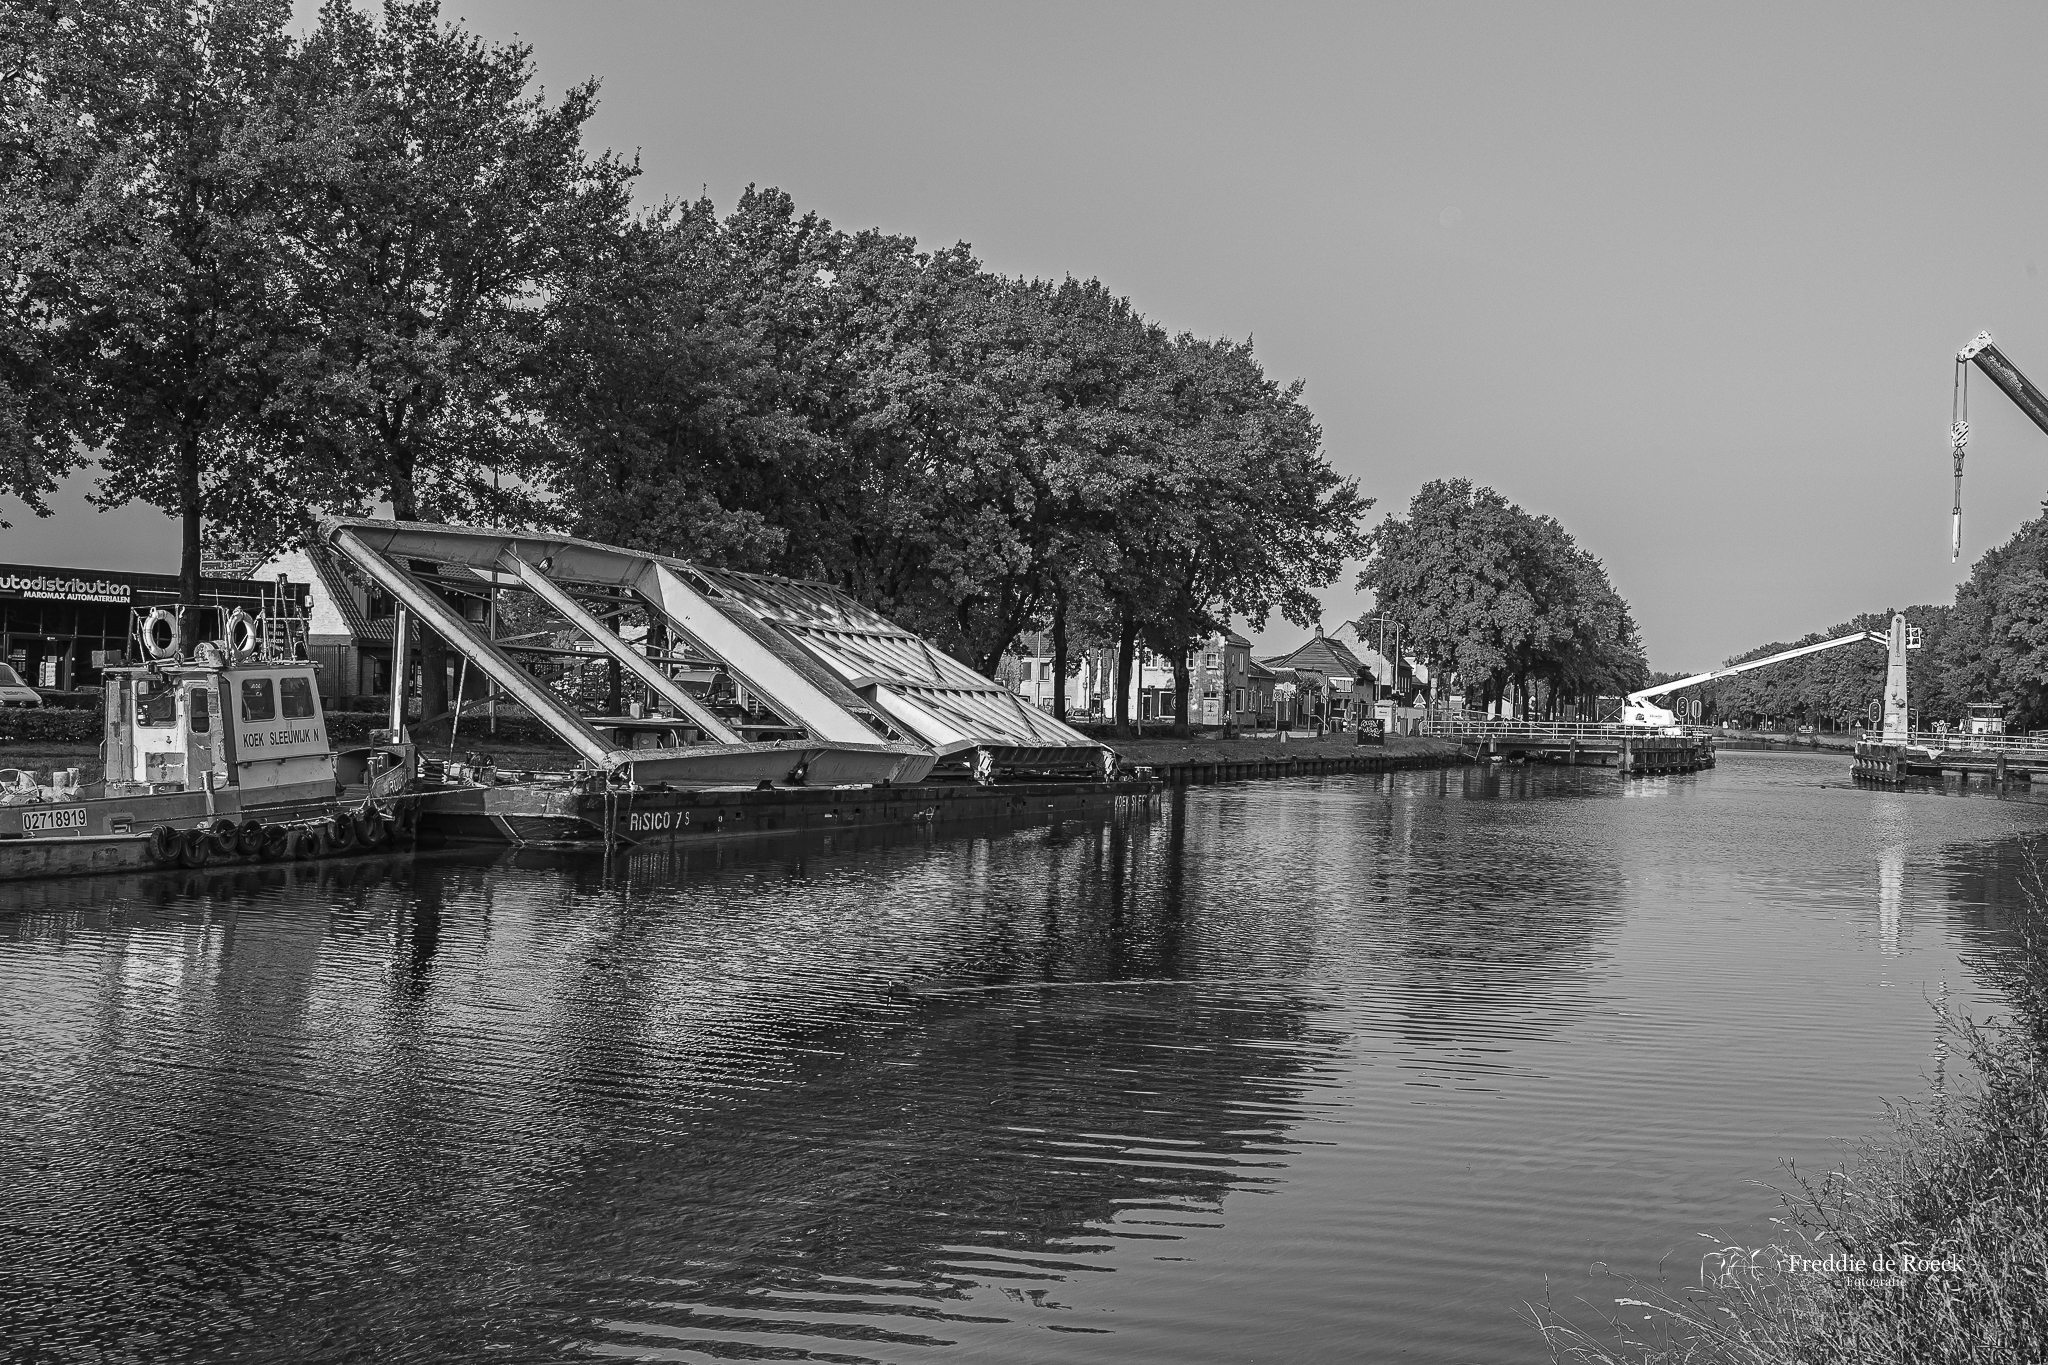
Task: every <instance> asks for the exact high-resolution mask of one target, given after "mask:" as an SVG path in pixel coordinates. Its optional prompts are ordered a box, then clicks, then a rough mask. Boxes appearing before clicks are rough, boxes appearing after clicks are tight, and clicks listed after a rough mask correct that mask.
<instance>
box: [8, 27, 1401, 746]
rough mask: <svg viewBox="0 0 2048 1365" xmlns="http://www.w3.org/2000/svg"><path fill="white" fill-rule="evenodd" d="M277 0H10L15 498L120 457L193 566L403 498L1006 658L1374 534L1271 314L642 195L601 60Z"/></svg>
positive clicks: (1132, 632) (1286, 568)
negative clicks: (636, 199)
mask: <svg viewBox="0 0 2048 1365" xmlns="http://www.w3.org/2000/svg"><path fill="white" fill-rule="evenodd" d="M289 18H290V7H289V5H288V3H286V2H285V0H213V3H207V4H197V5H195V4H192V3H189V0H52V2H51V3H42V4H35V5H20V4H16V5H8V6H5V7H0V180H4V182H5V184H4V191H0V193H4V204H0V253H4V264H5V279H6V281H7V287H6V289H5V291H4V293H0V300H4V302H0V494H12V495H13V496H15V497H17V498H19V499H22V500H23V501H25V502H26V503H27V504H28V505H29V506H30V507H31V508H32V509H34V510H37V511H41V510H43V508H42V501H41V500H42V498H43V497H44V495H46V494H47V493H48V492H49V491H50V490H52V489H53V488H55V487H56V485H57V484H58V482H59V481H61V480H62V479H63V478H64V477H65V476H66V475H68V474H69V473H70V472H71V471H72V470H73V469H75V468H78V467H79V466H81V465H82V464H83V463H84V462H85V461H84V455H85V453H87V452H92V453H95V454H96V457H97V460H98V468H99V472H98V485H97V494H96V496H97V498H98V500H100V501H101V502H103V503H104V504H106V505H110V506H111V505H116V504H120V503H124V502H127V501H130V500H136V499H139V500H142V501H145V502H148V503H151V504H153V505H155V506H157V507H160V508H162V509H164V510H165V511H166V512H169V513H170V514H172V515H174V516H177V517H179V518H181V519H182V524H183V528H184V541H183V566H182V567H183V573H184V576H185V580H186V584H187V592H188V595H191V596H194V597H196V592H197V581H198V572H199V559H200V554H201V550H202V547H203V546H204V545H206V544H208V543H210V542H217V543H226V544H232V545H235V546H238V547H243V548H251V549H264V548H269V547H274V546H279V545H283V544H286V543H289V542H290V541H292V540H294V539H296V538H298V537H299V536H301V535H303V533H304V531H305V528H306V525H307V521H308V518H309V516H310V514H311V513H313V512H314V511H316V510H320V509H329V510H337V511H339V510H359V509H362V508H366V507H369V506H373V505H378V504H383V505H387V506H388V507H389V508H390V509H391V510H392V512H393V513H394V514H395V515H397V516H398V517H400V518H421V519H430V520H454V521H469V522H493V523H501V524H502V523H525V524H533V525H548V526H556V527H560V528H563V529H567V530H571V531H574V532H578V533H582V534H586V535H590V536H593V537H596V538H600V539H604V540H609V541H615V542H619V543H623V544H626V545H631V546H636V547H642V548H648V549H654V550H660V551H664V552H669V553H674V554H679V555H683V556H687V557H690V558H693V559H698V560H702V561H705V562H707V563H710V564H713V565H718V566H723V567H732V568H742V569H756V570H766V571H772V572H776V573H782V574H787V575H792V576H797V577H806V578H816V579H822V580H825V581H828V582H831V583H834V584H837V585H839V586H841V587H844V588H846V589H848V590H849V591H851V592H852V593H853V594H854V595H855V596H856V597H858V598H860V599H861V600H862V601H864V602H866V603H868V604H870V605H872V606H875V607H877V608H879V609H880V610H882V611H884V612H886V613H888V614H890V615H892V616H894V617H896V618H897V619H898V620H900V621H902V622H903V623H904V624H906V625H908V626H910V627H911V628H913V629H916V630H919V631H921V632H924V633H926V634H928V635H931V636H933V637H936V639H938V640H939V641H940V642H941V643H942V644H944V645H945V646H946V647H948V648H950V649H953V650H956V651H958V652H960V653H962V654H964V655H965V656H967V657H969V658H971V659H973V660H974V661H975V662H976V663H977V664H978V665H980V666H981V667H983V668H993V666H994V665H995V662H996V660H997V659H998V658H999V657H1000V656H1001V655H1002V653H1003V652H1004V651H1005V649H1007V648H1008V647H1009V646H1010V645H1011V643H1012V642H1013V641H1014V640H1015V639H1016V638H1017V637H1018V635H1019V634H1020V633H1021V632H1023V631H1025V630H1027V629H1046V630H1048V631H1049V632H1050V635H1051V639H1052V642H1053V646H1054V649H1055V651H1056V652H1060V653H1064V652H1066V651H1068V650H1069V649H1077V648H1078V647H1079V645H1080V644H1081V643H1083V642H1099V643H1104V644H1108V645H1111V646H1113V647H1115V648H1116V649H1117V650H1118V653H1119V655H1120V657H1121V659H1122V660H1123V661H1124V662H1125V664H1126V667H1128V664H1129V661H1130V660H1131V659H1132V658H1133V656H1134V653H1135V651H1136V648H1137V646H1138V645H1139V644H1140V643H1143V644H1145V645H1149V646H1150V647H1151V648H1153V649H1156V650H1158V651H1159V652H1160V653H1162V654H1164V655H1166V656H1167V657H1168V658H1171V659H1174V660H1176V661H1178V662H1180V663H1182V664H1183V666H1184V661H1185V658H1186V654H1187V651H1188V649H1189V648H1190V647H1192V645H1193V644H1194V642H1195V641H1197V640H1199V639H1200V638H1202V637H1204V636H1206V635H1207V634H1209V633H1210V632H1212V631H1213V630H1216V629H1218V628H1220V627H1222V626H1223V625H1225V624H1226V623H1227V622H1228V620H1229V619H1230V618H1231V617H1232V616H1234V615H1235V616H1243V617H1245V618H1248V619H1249V620H1251V621H1253V622H1254V623H1262V622H1263V620H1264V619H1265V618H1266V617H1267V615H1268V614H1269V613H1270V612H1272V611H1274V610H1278V611H1280V612H1282V613H1283V614H1284V615H1286V616H1287V617H1288V618H1289V619H1291V620H1294V621H1296V622H1298V623H1302V624H1307V623H1309V622H1311V621H1313V620H1314V618H1315V614H1316V600H1315V598H1314V596H1313V591H1314V589H1316V588H1318V587H1321V586H1323V585H1325V584H1327V583H1329V582H1330V581H1331V580H1332V579H1333V578H1334V577H1335V576H1336V574H1337V573H1338V571H1339V569H1340V567H1341V564H1342V561H1343V560H1344V559H1345V558H1346V557H1348V556H1355V555H1356V554H1358V553H1359V551H1360V548H1361V539H1360V531H1359V521H1360V518H1361V516H1362V515H1363V514H1364V512H1365V511H1366V509H1367V508H1368V507H1369V506H1370V500H1369V499H1366V498H1364V497H1362V496H1360V494H1359V492H1358V490H1357V488H1356V486H1355V485H1354V483H1353V482H1351V481H1349V480H1345V479H1341V478H1339V477H1338V476H1337V475H1336V474H1335V473H1334V472H1333V470H1332V469H1331V467H1330V464H1329V462H1328V461H1327V460H1326V459H1325V457H1324V455H1323V453H1322V448H1321V433H1320V431H1319V429H1318V427H1317V425H1316V422H1315V420H1314V417H1313V415H1312V414H1311V413H1310V412H1309V411H1308V409H1307V407H1306V406H1305V405H1304V404H1303V402H1302V401H1301V385H1300V384H1299V383H1294V384H1282V383H1279V382H1276V381H1275V380H1273V379H1272V378H1270V377H1268V376H1267V375H1266V374H1265V372H1264V370H1263V369H1262V367H1261V366H1260V364H1259V362H1258V360H1257V359H1256V357H1255V356H1254V355H1253V352H1252V348H1251V345H1250V343H1249V342H1234V341H1227V340H1205V339H1202V338H1198V337H1194V336H1191V335H1179V336H1174V335H1169V334H1168V333H1167V332H1166V331H1165V330H1164V329H1162V328H1161V327H1159V326H1158V325H1157V324H1155V323H1152V322H1150V321H1148V320H1147V319H1146V318H1145V317H1144V316H1143V315H1142V314H1140V313H1139V312H1138V311H1137V310H1136V309H1135V308H1133V306H1132V305H1131V303H1130V302H1129V301H1128V300H1127V299H1124V298H1120V297H1117V296H1115V295H1114V294H1113V293H1112V292H1111V291H1110V290H1109V289H1107V288H1105V287H1104V286H1103V285H1101V284H1100V283H1098V282H1095V281H1092V280H1091V281H1087V282H1082V281H1079V280H1076V279H1073V278H1068V279H1066V280H1063V281H1060V282H1056V283H1055V282H1047V281H1041V280H1031V279H1012V278H1006V277H1003V276H1000V275H996V274H992V273H991V272H989V271H987V270H985V269H983V268H982V266H981V265H980V263H979V262H978V261H976V259H975V258H974V257H973V255H972V254H971V252H970V251H969V249H968V248H967V247H966V246H964V245H961V246H954V247H951V248H949V249H946V250H940V251H924V250H920V249H919V247H918V244H917V242H916V241H915V240H913V239H911V238H908V237H901V236H892V235H888V234H884V233H881V232H879V231H870V232H860V233H847V232H842V231H839V230H837V229H835V228H833V227H832V226H831V225H830V224H829V223H827V222H825V221H824V220H823V219H821V218H819V217H818V216H817V215H816V214H810V213H803V212H800V211H799V210H798V208H797V207H796V206H795V205H794V204H793V203H792V201H791V200H790V198H789V197H788V196H787V195H784V194H782V193H779V192H777V191H774V190H753V189H750V190H749V191H748V192H747V193H746V194H745V196H744V197H743V198H742V199H741V200H740V202H739V204H738V206H737V208H736V209H735V210H734V211H732V212H731V213H730V214H727V215H724V216H720V215H719V214H718V213H717V212H715V211H714V210H713V208H712V206H711V205H710V204H709V203H708V202H703V201H699V202H694V203H667V204H663V205H660V206H657V207H654V208H646V209H636V207H635V206H634V204H633V202H632V198H631V193H630V190H631V182H632V180H633V177H634V176H635V175H636V174H637V170H638V168H637V166H636V165H634V164H632V163H629V162H626V161H623V160H621V159H619V158H617V157H615V156H612V155H610V154H609V153H592V152H589V151H587V150H586V149H585V148H584V146H583V142H582V136H583V130H584V127H585V125H586V123H587V122H588V120H589V119H590V117H591V115H592V114H593V112H594V111H595V109H596V94H597V92H596V85H595V83H594V82H590V83H586V84H583V85H579V86H575V87H572V88H571V89H569V90H568V91H567V92H566V93H565V94H563V95H562V96H561V98H560V99H559V100H557V101H554V102H549V101H548V100H546V99H545V98H544V97H543V96H541V95H540V94H538V93H536V87H535V82H534V68H533V62H532V56H531V53H530V51H529V49H527V48H526V47H524V46H521V45H518V44H495V43H490V42H486V41H484V40H483V39H481V38H479V37H477V36H475V35H473V34H471V33H468V32H466V31H464V30H463V29H462V28H461V27H460V26H459V25H455V24H450V23H448V22H446V21H444V19H443V18H442V16H441V14H440V12H439V9H438V6H437V5H436V4H434V3H431V2H430V0H429V2H427V3H388V4H386V5H385V6H384V7H383V9H382V12H381V14H378V15H376V16H371V15H368V14H365V13H363V12H361V11H359V10H357V9H356V8H354V7H353V6H352V5H350V4H348V3H346V2H345V0H337V2H335V3H330V4H328V5H327V6H326V7H325V8H324V9H323V10H322V11H321V12H320V15H319V19H318V22H317V25H316V26H315V27H314V29H313V30H312V32H311V33H310V34H309V35H308V36H306V37H304V38H297V37H294V36H292V35H291V34H290V33H289V32H288V31H287V21H288V20H289ZM429 672H430V673H435V672H438V670H432V669H430V670H429ZM1065 676H1066V669H1065V668H1064V667H1061V668H1059V669H1056V670H1055V673H1054V677H1055V678H1056V679H1059V680H1062V681H1063V680H1064V678H1065ZM1181 684H1182V685H1181V686H1180V687H1179V689H1178V690H1179V693H1180V696H1181V697H1182V699H1183V703H1184V702H1185V698H1186V697H1187V695H1188V688H1187V686H1186V679H1185V678H1182V679H1181ZM432 686H433V679H432V678H430V679H429V687H430V688H431V687H432ZM1126 693H1127V689H1119V696H1120V699H1121V697H1122V696H1123V695H1125V694H1126ZM434 700H435V699H434V698H433V697H432V696H430V697H429V699H428V704H429V705H430V706H431V705H433V702H434Z"/></svg>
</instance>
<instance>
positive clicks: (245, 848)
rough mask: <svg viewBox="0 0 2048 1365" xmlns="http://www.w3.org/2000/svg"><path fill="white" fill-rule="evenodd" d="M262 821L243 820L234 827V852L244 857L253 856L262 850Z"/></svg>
mask: <svg viewBox="0 0 2048 1365" xmlns="http://www.w3.org/2000/svg"><path fill="white" fill-rule="evenodd" d="M263 838H264V831H263V822H262V821H261V820H244V821H243V822H242V823H241V824H240V825H239V826H237V827H236V829H235V852H236V853H239V854H240V855H241V856H242V857H244V858H254V857H256V856H257V855H258V854H260V853H262V852H263Z"/></svg>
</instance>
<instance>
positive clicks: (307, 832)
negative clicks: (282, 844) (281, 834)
mask: <svg viewBox="0 0 2048 1365" xmlns="http://www.w3.org/2000/svg"><path fill="white" fill-rule="evenodd" d="M288 833H289V835H290V838H289V840H288V841H287V843H286V848H287V849H288V850H289V851H290V853H291V857H292V861H293V862H299V863H303V862H305V861H306V860H307V859H309V858H313V857H317V856H318V855H319V852H320V836H319V835H318V834H317V833H315V832H314V831H313V830H311V829H309V828H307V827H306V826H304V825H300V826H299V827H297V828H296V829H293V830H290V831H288Z"/></svg>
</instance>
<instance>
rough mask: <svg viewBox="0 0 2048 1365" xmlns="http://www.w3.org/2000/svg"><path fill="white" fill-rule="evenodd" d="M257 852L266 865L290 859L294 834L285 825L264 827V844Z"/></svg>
mask: <svg viewBox="0 0 2048 1365" xmlns="http://www.w3.org/2000/svg"><path fill="white" fill-rule="evenodd" d="M256 851H257V854H258V855H259V856H260V857H261V858H262V859H263V861H264V862H266V863H274V862H277V861H278V860H280V859H283V858H289V857H290V856H291V852H292V832H291V831H290V830H288V829H286V828H285V827H284V826H283V825H265V826H263V842H262V845H261V846H260V847H259V848H258V849H257V850H256Z"/></svg>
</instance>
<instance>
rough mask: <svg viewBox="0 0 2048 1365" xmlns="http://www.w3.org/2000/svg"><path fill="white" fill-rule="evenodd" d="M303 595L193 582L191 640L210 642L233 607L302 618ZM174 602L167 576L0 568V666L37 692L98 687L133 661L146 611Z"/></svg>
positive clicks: (300, 589)
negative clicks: (195, 608)
mask: <svg viewBox="0 0 2048 1365" xmlns="http://www.w3.org/2000/svg"><path fill="white" fill-rule="evenodd" d="M306 594H307V585H306V583H305V581H304V580H303V579H299V580H291V579H289V578H284V579H280V578H277V577H275V576H271V577H267V578H266V577H256V578H220V577H201V579H200V580H199V606H200V610H199V614H198V617H197V620H196V622H195V626H196V632H195V634H196V638H198V639H201V640H213V639H218V638H219V636H220V622H221V618H222V616H223V615H224V614H225V613H227V612H232V611H234V610H235V609H236V608H238V607H239V608H240V609H242V610H243V611H246V612H248V613H249V614H250V615H252V616H257V615H261V614H263V613H265V612H268V611H272V610H275V609H276V607H277V606H278V604H279V603H282V604H283V605H284V607H285V608H286V610H288V611H297V612H303V611H304V610H305V604H306ZM178 596H179V594H178V579H177V576H176V575H175V574H148V573H127V572H122V571H117V570H113V569H67V568H55V567H52V566H50V565H47V564H0V660H5V661H6V662H7V663H9V664H12V665H13V667H14V671H15V672H17V673H19V674H20V675H21V677H22V681H24V682H26V683H28V684H29V685H30V686H31V687H34V688H37V689H38V690H42V691H51V692H71V691H75V690H78V689H80V688H90V687H100V686H103V685H104V683H103V671H104V670H105V669H106V668H107V667H108V666H109V665H118V664H122V663H137V662H140V661H141V656H140V653H139V650H138V646H137V644H136V639H135V625H136V622H137V621H138V620H139V619H140V618H141V617H143V616H147V615H148V614H149V612H150V610H151V609H152V608H154V607H164V608H167V609H170V610H176V609H177V607H178ZM216 609H217V610H216Z"/></svg>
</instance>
